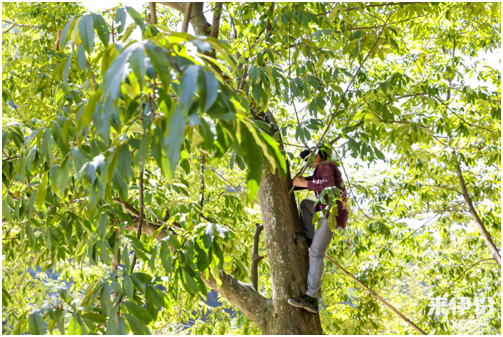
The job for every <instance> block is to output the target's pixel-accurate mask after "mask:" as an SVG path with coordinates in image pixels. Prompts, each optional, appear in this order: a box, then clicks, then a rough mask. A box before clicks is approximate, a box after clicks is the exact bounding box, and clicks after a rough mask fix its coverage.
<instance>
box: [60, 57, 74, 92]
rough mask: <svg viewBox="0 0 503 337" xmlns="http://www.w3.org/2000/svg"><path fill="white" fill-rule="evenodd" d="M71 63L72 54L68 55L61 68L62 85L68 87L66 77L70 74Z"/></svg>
mask: <svg viewBox="0 0 503 337" xmlns="http://www.w3.org/2000/svg"><path fill="white" fill-rule="evenodd" d="M71 63H72V54H70V55H68V57H67V58H66V61H65V66H64V68H63V75H62V76H63V83H64V84H65V85H68V75H69V74H70V64H71Z"/></svg>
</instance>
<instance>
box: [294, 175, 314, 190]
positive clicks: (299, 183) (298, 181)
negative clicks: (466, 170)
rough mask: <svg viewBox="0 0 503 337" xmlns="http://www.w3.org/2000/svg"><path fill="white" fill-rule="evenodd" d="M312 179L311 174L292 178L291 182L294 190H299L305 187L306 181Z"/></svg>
mask: <svg viewBox="0 0 503 337" xmlns="http://www.w3.org/2000/svg"><path fill="white" fill-rule="evenodd" d="M312 180H313V176H307V177H304V178H303V177H295V178H294V179H292V184H293V185H294V189H293V190H294V191H301V190H305V189H307V183H308V182H310V181H312Z"/></svg>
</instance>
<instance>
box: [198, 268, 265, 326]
mask: <svg viewBox="0 0 503 337" xmlns="http://www.w3.org/2000/svg"><path fill="white" fill-rule="evenodd" d="M219 272H220V280H221V281H222V285H221V286H220V288H218V285H217V282H216V280H215V279H214V278H213V276H212V275H211V274H209V278H208V279H206V276H205V273H204V272H201V279H202V280H203V282H204V283H205V284H206V286H208V287H209V288H211V289H213V290H215V291H216V292H217V293H218V294H219V295H221V296H223V297H224V298H225V299H227V300H228V301H229V302H230V303H232V305H234V306H235V307H236V308H238V309H239V310H241V311H242V312H243V313H244V314H245V315H246V317H248V318H249V319H250V320H251V321H252V322H253V323H254V324H255V325H256V326H257V327H258V328H259V329H260V331H262V333H264V334H270V333H271V332H270V330H271V329H270V327H271V314H272V310H273V307H272V301H271V299H268V298H265V297H264V296H262V295H260V294H259V293H258V292H257V291H256V290H255V289H254V288H253V286H252V285H251V284H248V283H243V282H241V281H239V280H238V279H236V278H235V277H233V276H231V275H228V274H226V273H225V272H224V271H223V270H221V269H220V268H219Z"/></svg>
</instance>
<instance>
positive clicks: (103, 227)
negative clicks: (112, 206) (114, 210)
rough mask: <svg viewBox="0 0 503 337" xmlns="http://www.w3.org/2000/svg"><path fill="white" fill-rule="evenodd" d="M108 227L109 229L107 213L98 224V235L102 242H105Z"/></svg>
mask: <svg viewBox="0 0 503 337" xmlns="http://www.w3.org/2000/svg"><path fill="white" fill-rule="evenodd" d="M107 227H108V217H107V213H106V212H105V213H103V214H102V215H101V217H100V221H99V223H98V235H99V237H100V239H101V240H105V238H106V236H107Z"/></svg>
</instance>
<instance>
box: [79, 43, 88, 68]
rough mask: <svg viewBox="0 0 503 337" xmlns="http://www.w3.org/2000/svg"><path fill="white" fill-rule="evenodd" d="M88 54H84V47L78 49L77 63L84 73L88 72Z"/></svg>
mask: <svg viewBox="0 0 503 337" xmlns="http://www.w3.org/2000/svg"><path fill="white" fill-rule="evenodd" d="M86 60H87V59H86V53H85V52H84V46H83V45H80V46H79V48H78V49H77V61H78V63H79V68H80V69H81V70H82V71H86Z"/></svg>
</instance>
